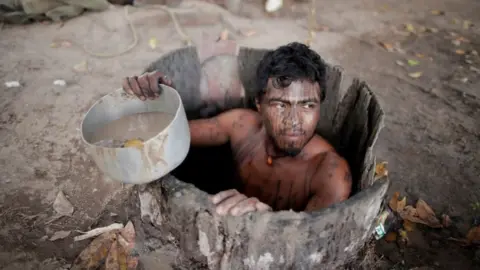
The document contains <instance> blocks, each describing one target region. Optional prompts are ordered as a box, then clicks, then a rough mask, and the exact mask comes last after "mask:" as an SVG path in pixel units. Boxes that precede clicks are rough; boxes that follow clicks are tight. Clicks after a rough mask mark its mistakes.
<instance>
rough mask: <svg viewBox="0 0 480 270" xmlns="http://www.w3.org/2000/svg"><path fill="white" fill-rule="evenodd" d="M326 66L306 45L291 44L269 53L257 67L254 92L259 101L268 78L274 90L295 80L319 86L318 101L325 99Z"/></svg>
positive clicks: (264, 90) (265, 88)
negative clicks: (305, 80)
mask: <svg viewBox="0 0 480 270" xmlns="http://www.w3.org/2000/svg"><path fill="white" fill-rule="evenodd" d="M325 73H326V65H325V63H324V61H323V59H322V58H321V57H320V55H318V53H316V52H315V51H313V50H311V49H310V48H309V47H308V46H307V45H305V44H301V43H298V42H292V43H289V44H287V45H284V46H280V47H278V48H277V49H275V50H273V51H269V52H268V53H266V54H265V56H263V58H262V60H261V61H260V63H259V64H258V67H257V81H256V87H257V89H256V91H257V95H256V96H257V98H258V99H261V98H262V97H263V95H264V94H265V92H266V90H267V83H268V78H272V79H273V86H274V87H275V88H284V87H288V86H289V85H290V83H292V82H293V81H296V80H301V79H307V80H309V81H311V82H318V84H319V85H320V101H323V100H324V99H325V88H326V78H325Z"/></svg>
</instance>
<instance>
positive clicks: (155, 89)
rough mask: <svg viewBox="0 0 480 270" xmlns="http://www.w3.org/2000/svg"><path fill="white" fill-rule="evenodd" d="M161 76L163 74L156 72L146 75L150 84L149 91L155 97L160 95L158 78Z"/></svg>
mask: <svg viewBox="0 0 480 270" xmlns="http://www.w3.org/2000/svg"><path fill="white" fill-rule="evenodd" d="M162 76H163V74H162V73H160V72H158V71H157V72H152V73H148V74H147V78H148V83H149V84H150V90H151V91H152V93H153V94H154V95H155V96H156V97H158V96H159V95H160V86H159V85H158V84H159V83H161V81H160V80H159V77H162Z"/></svg>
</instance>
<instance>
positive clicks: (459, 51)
mask: <svg viewBox="0 0 480 270" xmlns="http://www.w3.org/2000/svg"><path fill="white" fill-rule="evenodd" d="M455 53H456V54H459V55H464V54H465V51H464V50H455Z"/></svg>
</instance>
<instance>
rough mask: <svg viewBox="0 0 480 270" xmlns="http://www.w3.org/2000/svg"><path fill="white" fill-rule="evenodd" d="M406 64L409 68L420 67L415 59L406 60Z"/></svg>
mask: <svg viewBox="0 0 480 270" xmlns="http://www.w3.org/2000/svg"><path fill="white" fill-rule="evenodd" d="M407 63H408V65H409V66H411V67H414V66H418V65H420V62H419V61H417V60H415V59H408V61H407Z"/></svg>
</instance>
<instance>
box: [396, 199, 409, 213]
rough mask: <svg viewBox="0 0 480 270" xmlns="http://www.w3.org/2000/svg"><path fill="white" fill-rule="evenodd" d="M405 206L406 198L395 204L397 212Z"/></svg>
mask: <svg viewBox="0 0 480 270" xmlns="http://www.w3.org/2000/svg"><path fill="white" fill-rule="evenodd" d="M406 205H407V197H403V199H402V200H400V201H398V202H397V210H396V211H397V212H399V211H402V210H403V209H404V208H405V206H406Z"/></svg>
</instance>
